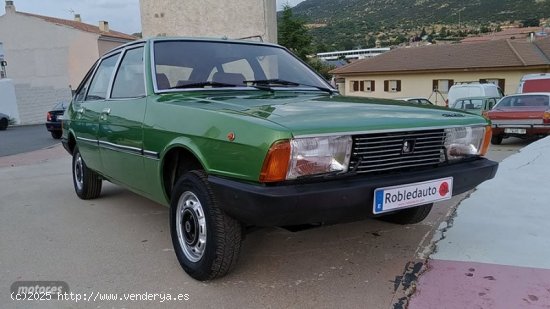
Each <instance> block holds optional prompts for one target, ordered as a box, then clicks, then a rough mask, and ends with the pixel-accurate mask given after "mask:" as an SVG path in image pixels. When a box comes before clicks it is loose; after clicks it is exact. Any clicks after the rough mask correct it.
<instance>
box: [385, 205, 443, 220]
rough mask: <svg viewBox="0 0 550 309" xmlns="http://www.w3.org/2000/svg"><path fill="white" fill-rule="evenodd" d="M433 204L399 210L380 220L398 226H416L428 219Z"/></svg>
mask: <svg viewBox="0 0 550 309" xmlns="http://www.w3.org/2000/svg"><path fill="white" fill-rule="evenodd" d="M432 206H433V204H426V205H421V206H417V207H413V208H407V209H403V210H398V211H397V212H395V213H392V214H389V215H385V216H382V217H380V220H384V221H387V222H391V223H397V224H403V225H404V224H415V223H418V222H421V221H422V220H424V219H426V217H427V216H428V215H429V214H430V211H431V210H432Z"/></svg>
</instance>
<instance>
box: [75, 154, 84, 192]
mask: <svg viewBox="0 0 550 309" xmlns="http://www.w3.org/2000/svg"><path fill="white" fill-rule="evenodd" d="M74 182H75V184H76V187H77V188H78V190H82V186H83V185H84V167H83V162H82V157H81V156H80V154H78V155H77V157H76V160H74Z"/></svg>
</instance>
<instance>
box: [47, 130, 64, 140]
mask: <svg viewBox="0 0 550 309" xmlns="http://www.w3.org/2000/svg"><path fill="white" fill-rule="evenodd" d="M50 133H51V134H52V137H53V138H54V139H60V138H61V135H63V132H61V131H51V132H50Z"/></svg>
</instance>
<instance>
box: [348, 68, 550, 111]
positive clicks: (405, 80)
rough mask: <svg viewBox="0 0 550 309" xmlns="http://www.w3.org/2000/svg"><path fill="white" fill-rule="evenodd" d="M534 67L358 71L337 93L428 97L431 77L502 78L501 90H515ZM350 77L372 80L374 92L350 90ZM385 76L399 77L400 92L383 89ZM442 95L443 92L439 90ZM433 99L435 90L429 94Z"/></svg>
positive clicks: (462, 79) (431, 81) (456, 78)
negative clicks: (522, 68) (382, 73)
mask: <svg viewBox="0 0 550 309" xmlns="http://www.w3.org/2000/svg"><path fill="white" fill-rule="evenodd" d="M539 72H540V71H537V70H527V69H524V70H517V71H483V72H457V73H419V74H387V75H362V76H361V75H358V76H347V77H345V83H341V84H339V90H340V93H341V94H343V95H347V96H358V97H375V98H388V99H392V98H403V97H417V96H419V97H426V98H428V97H430V96H432V93H433V92H432V88H433V80H434V79H453V80H454V81H455V82H460V81H478V80H479V79H504V80H505V87H504V92H505V94H512V93H515V92H516V90H517V88H518V86H519V81H520V79H521V77H522V76H523V75H524V74H530V73H539ZM354 80H374V81H375V83H376V84H375V91H374V92H361V91H358V92H354V91H351V89H352V88H351V83H352V81H354ZM385 80H401V91H400V92H384V81H385ZM443 97H444V98H445V99H446V93H443ZM431 101H432V102H435V94H433V96H432V100H431ZM437 103H438V104H439V105H443V104H444V103H443V102H442V99H441V96H438V102H437Z"/></svg>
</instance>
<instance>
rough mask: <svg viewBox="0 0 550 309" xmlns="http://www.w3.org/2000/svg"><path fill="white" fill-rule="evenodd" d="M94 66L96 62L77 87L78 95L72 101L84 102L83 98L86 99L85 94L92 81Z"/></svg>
mask: <svg viewBox="0 0 550 309" xmlns="http://www.w3.org/2000/svg"><path fill="white" fill-rule="evenodd" d="M96 65H97V62H96V63H94V65H93V66H92V67H91V68H90V70H89V71H88V73H86V76H85V77H84V80H83V81H82V82H81V83H80V85H79V86H78V87H79V88H80V89H79V88H77V91H78V93H77V94H76V95H75V97H74V100H75V101H76V102H82V101H84V98H85V97H86V92H88V88H89V87H90V81H91V80H92V73H94V69H95V67H96Z"/></svg>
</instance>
